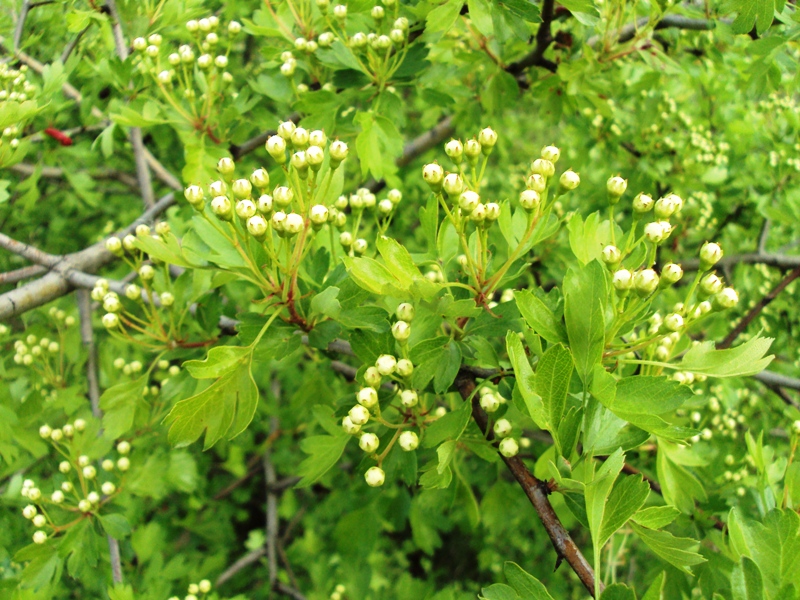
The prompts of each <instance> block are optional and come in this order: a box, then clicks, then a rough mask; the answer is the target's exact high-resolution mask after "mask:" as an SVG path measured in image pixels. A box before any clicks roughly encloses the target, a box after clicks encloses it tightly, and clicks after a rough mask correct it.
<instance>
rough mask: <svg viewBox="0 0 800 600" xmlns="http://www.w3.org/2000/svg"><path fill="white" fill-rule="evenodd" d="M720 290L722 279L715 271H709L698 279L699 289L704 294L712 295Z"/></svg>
mask: <svg viewBox="0 0 800 600" xmlns="http://www.w3.org/2000/svg"><path fill="white" fill-rule="evenodd" d="M721 290H722V279H720V278H719V277H718V276H717V275H716V274H715V273H709V274H707V275H705V276H704V277H703V278H702V279H701V280H700V291H701V292H702V293H703V294H705V295H706V296H713V295H714V294H716V293H718V292H720V291H721Z"/></svg>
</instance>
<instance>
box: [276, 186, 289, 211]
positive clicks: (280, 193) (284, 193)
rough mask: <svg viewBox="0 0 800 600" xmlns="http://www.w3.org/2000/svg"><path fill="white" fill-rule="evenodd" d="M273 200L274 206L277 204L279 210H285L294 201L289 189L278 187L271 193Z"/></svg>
mask: <svg viewBox="0 0 800 600" xmlns="http://www.w3.org/2000/svg"><path fill="white" fill-rule="evenodd" d="M272 197H273V200H274V201H275V204H277V205H278V206H279V207H280V208H286V207H287V206H289V205H290V204H291V203H292V200H293V199H294V192H293V191H292V189H291V188H288V187H286V186H283V185H281V186H278V187H276V188H275V191H274V192H273V193H272Z"/></svg>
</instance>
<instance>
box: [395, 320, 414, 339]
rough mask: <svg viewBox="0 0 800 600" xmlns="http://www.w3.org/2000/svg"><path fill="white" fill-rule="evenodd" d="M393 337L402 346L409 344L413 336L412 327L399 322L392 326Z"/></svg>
mask: <svg viewBox="0 0 800 600" xmlns="http://www.w3.org/2000/svg"><path fill="white" fill-rule="evenodd" d="M392 336H393V337H394V339H396V340H397V341H398V342H400V343H401V344H403V343H405V342H407V341H408V338H409V336H411V325H409V324H408V323H406V322H405V321H397V322H396V323H395V324H394V325H392Z"/></svg>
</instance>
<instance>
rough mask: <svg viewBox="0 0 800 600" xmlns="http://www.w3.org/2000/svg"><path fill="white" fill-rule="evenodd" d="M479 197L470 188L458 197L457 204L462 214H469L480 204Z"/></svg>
mask: <svg viewBox="0 0 800 600" xmlns="http://www.w3.org/2000/svg"><path fill="white" fill-rule="evenodd" d="M480 201H481V197H480V196H479V195H478V194H476V193H475V192H473V191H472V190H466V191H465V192H463V193H462V194H461V195H460V196H459V197H458V206H459V207H460V208H461V210H462V211H464V214H470V213H472V211H473V210H475V208H476V207H477V206H478V204H480Z"/></svg>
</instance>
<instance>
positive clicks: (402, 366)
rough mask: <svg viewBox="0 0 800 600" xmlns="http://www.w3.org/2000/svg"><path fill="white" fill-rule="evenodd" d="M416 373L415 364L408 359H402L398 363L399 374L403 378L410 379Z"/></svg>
mask: <svg viewBox="0 0 800 600" xmlns="http://www.w3.org/2000/svg"><path fill="white" fill-rule="evenodd" d="M413 372H414V364H413V363H412V362H411V361H410V360H408V359H407V358H401V359H400V360H398V361H397V374H398V375H400V376H401V377H410V376H411V374H412V373H413Z"/></svg>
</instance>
